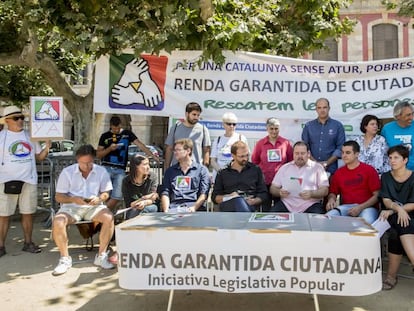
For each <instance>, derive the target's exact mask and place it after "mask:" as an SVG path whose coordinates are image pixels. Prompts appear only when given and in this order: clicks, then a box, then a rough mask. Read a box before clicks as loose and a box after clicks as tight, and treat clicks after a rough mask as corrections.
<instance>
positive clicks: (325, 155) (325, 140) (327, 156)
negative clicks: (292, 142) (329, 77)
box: [302, 98, 345, 175]
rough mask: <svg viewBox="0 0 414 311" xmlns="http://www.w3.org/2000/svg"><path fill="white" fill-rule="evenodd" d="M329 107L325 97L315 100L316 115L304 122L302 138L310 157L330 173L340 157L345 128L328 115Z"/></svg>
mask: <svg viewBox="0 0 414 311" xmlns="http://www.w3.org/2000/svg"><path fill="white" fill-rule="evenodd" d="M330 109H331V107H330V106H329V101H328V100H327V99H326V98H319V99H318V100H317V101H316V113H317V114H318V117H317V118H316V119H315V120H312V121H309V122H307V123H306V124H305V127H304V128H303V131H302V140H303V141H304V142H305V143H306V144H308V146H309V149H310V153H311V159H312V160H314V161H316V162H319V163H320V164H322V166H323V167H324V168H325V170H326V171H327V172H328V173H330V174H331V175H332V174H333V173H334V172H335V171H336V170H337V168H338V159H339V158H341V152H342V151H341V148H342V145H343V144H344V142H345V129H344V126H343V125H342V123H341V122H339V121H337V120H334V119H332V118H331V117H330V116H329V110H330Z"/></svg>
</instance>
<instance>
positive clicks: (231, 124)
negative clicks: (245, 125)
mask: <svg viewBox="0 0 414 311" xmlns="http://www.w3.org/2000/svg"><path fill="white" fill-rule="evenodd" d="M226 125H228V126H236V125H237V123H230V122H226Z"/></svg>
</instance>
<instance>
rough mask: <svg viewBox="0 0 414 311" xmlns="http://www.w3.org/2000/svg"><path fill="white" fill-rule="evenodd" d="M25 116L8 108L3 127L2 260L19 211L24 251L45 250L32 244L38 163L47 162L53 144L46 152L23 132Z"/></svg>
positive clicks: (0, 146)
mask: <svg viewBox="0 0 414 311" xmlns="http://www.w3.org/2000/svg"><path fill="white" fill-rule="evenodd" d="M24 119H25V117H24V115H23V113H22V111H21V109H20V108H19V107H16V106H9V107H6V108H4V111H3V117H2V118H0V123H1V124H6V125H7V128H5V129H4V130H2V131H1V132H0V155H1V165H0V257H2V256H4V255H6V248H5V242H6V236H7V232H8V230H9V220H10V216H11V215H13V214H14V213H15V211H16V205H17V203H18V204H19V212H20V214H21V215H22V227H23V235H24V245H23V249H22V250H23V251H25V252H29V253H39V252H41V249H40V247H39V246H37V245H36V244H35V243H33V241H32V232H33V214H34V213H35V212H36V208H37V172H36V161H42V160H44V159H45V158H46V156H47V154H48V152H49V147H50V140H49V141H47V142H46V147H45V148H44V149H43V150H42V149H41V147H40V144H39V142H35V141H32V140H31V139H30V136H29V134H28V133H27V132H26V131H25V130H24V129H23V125H24Z"/></svg>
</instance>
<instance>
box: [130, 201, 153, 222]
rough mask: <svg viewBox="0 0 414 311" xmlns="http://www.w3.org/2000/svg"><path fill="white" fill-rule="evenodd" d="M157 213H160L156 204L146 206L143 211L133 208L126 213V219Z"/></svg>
mask: <svg viewBox="0 0 414 311" xmlns="http://www.w3.org/2000/svg"><path fill="white" fill-rule="evenodd" d="M156 212H158V206H157V205H156V204H151V205H148V206H145V207H144V208H143V209H142V210H137V209H134V208H131V209H130V210H128V211H127V212H126V216H125V219H130V218H134V217H135V216H138V215H140V214H145V213H156Z"/></svg>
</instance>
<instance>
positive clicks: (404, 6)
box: [382, 0, 414, 17]
mask: <svg viewBox="0 0 414 311" xmlns="http://www.w3.org/2000/svg"><path fill="white" fill-rule="evenodd" d="M382 3H383V4H384V5H385V6H386V7H387V9H389V10H395V9H397V10H398V14H400V15H402V16H407V17H414V0H399V1H396V0H383V1H382Z"/></svg>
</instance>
